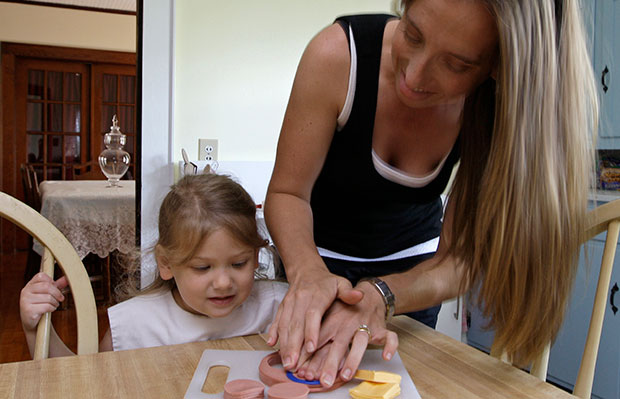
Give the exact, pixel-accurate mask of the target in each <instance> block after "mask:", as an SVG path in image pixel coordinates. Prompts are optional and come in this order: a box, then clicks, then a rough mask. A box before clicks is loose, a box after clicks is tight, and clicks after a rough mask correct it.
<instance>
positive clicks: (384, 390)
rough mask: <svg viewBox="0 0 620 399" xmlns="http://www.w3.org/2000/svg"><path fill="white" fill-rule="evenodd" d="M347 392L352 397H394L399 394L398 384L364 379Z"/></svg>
mask: <svg viewBox="0 0 620 399" xmlns="http://www.w3.org/2000/svg"><path fill="white" fill-rule="evenodd" d="M349 394H350V395H351V397H352V398H353V399H394V398H395V397H397V396H398V395H400V385H399V384H393V383H377V382H370V381H364V382H362V383H361V384H359V385H358V386H356V387H354V388H351V389H350V390H349Z"/></svg>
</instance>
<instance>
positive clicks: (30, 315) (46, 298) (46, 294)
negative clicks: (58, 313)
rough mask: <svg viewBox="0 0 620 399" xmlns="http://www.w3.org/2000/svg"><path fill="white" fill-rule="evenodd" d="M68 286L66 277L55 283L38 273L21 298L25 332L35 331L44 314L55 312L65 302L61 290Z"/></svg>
mask: <svg viewBox="0 0 620 399" xmlns="http://www.w3.org/2000/svg"><path fill="white" fill-rule="evenodd" d="M67 285H68V282H67V279H66V277H64V276H63V277H61V278H59V279H58V280H56V281H54V280H52V278H51V277H50V276H48V275H47V274H45V273H42V272H41V273H37V274H36V275H35V276H34V277H33V278H32V280H30V281H29V282H28V284H26V286H25V287H24V288H23V289H22V291H21V294H20V296H19V313H20V316H21V319H22V325H23V327H24V331H26V332H29V331H30V332H31V331H35V330H36V328H37V324H38V323H39V320H40V319H41V316H43V314H44V313H47V312H53V311H54V310H56V308H58V305H59V304H60V302H62V301H64V300H65V296H64V295H63V294H62V292H61V290H62V289H63V288H65V287H66V286H67Z"/></svg>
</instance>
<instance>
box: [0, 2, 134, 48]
mask: <svg viewBox="0 0 620 399" xmlns="http://www.w3.org/2000/svg"><path fill="white" fill-rule="evenodd" d="M0 41H3V42H16V43H28V44H43V45H50V46H65V47H80V48H88V49H95V50H112V51H129V52H135V51H136V17H135V16H134V15H125V14H112V13H103V12H93V11H84V10H73V9H68V8H58V7H45V6H35V5H30V4H17V3H2V2H0Z"/></svg>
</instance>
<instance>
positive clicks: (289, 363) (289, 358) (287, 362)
mask: <svg viewBox="0 0 620 399" xmlns="http://www.w3.org/2000/svg"><path fill="white" fill-rule="evenodd" d="M292 363H293V362H292V361H291V357H290V356H287V357H286V358H285V359H284V363H282V365H283V366H284V367H290V366H292V365H293V364H292Z"/></svg>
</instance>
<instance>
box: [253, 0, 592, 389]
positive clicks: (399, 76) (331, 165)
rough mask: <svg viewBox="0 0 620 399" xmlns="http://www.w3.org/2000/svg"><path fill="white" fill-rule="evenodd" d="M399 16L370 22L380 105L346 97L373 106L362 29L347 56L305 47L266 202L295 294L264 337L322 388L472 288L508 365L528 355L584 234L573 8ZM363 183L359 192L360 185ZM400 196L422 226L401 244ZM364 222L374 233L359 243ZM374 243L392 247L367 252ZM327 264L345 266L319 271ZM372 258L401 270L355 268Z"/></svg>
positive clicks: (547, 334)
mask: <svg viewBox="0 0 620 399" xmlns="http://www.w3.org/2000/svg"><path fill="white" fill-rule="evenodd" d="M401 5H402V8H403V9H404V13H403V17H402V18H401V19H400V20H397V19H384V20H383V22H378V23H377V22H376V18H379V17H376V18H375V19H373V22H372V23H373V24H379V28H375V33H374V36H375V37H376V36H379V37H380V39H379V46H380V53H379V56H378V58H379V62H378V66H377V73H376V76H377V78H376V80H377V82H376V85H375V86H374V87H376V107H373V106H372V103H371V104H370V105H368V104H366V106H365V107H362V108H361V109H359V108H356V104H357V103H358V102H360V101H361V100H358V97H359V93H360V92H361V93H363V94H361V96H363V97H368V96H372V95H373V94H372V93H373V92H372V90H373V87H372V83H370V82H371V81H372V73H368V72H364V70H365V66H366V65H367V64H369V63H371V61H369V60H370V59H372V54H371V55H369V53H371V52H369V51H368V50H367V48H366V46H367V43H368V40H370V39H368V37H372V35H371V34H367V33H366V32H367V31H366V30H364V29H362V32H361V33H360V34H359V35H358V34H356V33H355V32H353V31H351V30H350V31H349V32H348V33H349V35H348V36H349V37H351V35H353V37H354V41H355V43H356V44H357V45H356V46H352V47H351V50H353V48H355V49H356V52H357V53H358V54H353V52H351V55H350V54H349V51H350V50H349V46H348V41H347V34H346V31H345V30H344V29H343V28H342V27H341V26H340V25H339V24H334V25H332V26H330V27H328V28H326V29H324V30H323V31H322V32H320V33H319V34H318V35H317V36H316V37H315V38H314V39H313V40H312V41H311V42H310V44H309V45H308V48H307V49H306V51H305V53H304V55H303V57H302V60H301V62H300V65H299V68H298V71H297V75H296V78H295V82H294V85H293V90H292V93H291V98H290V101H289V106H288V109H287V112H286V115H285V119H284V123H283V126H282V132H281V135H280V141H279V144H278V154H277V159H276V166H275V168H274V173H273V176H272V180H271V183H270V186H269V191H268V195H267V201H266V204H265V205H266V208H265V214H266V218H267V224H268V227H269V230H270V233H271V235H272V237H273V238H274V241H275V244H276V246H277V248H278V250H279V252H280V255H281V257H282V259H283V262H284V266H285V269H286V273H287V277H288V280H289V282H290V284H291V285H290V289H289V292H288V293H287V296H286V297H285V299H284V301H283V302H282V304H281V306H280V309H279V311H278V315H277V316H276V320H275V322H274V324H273V325H272V328H271V330H270V341H269V343H270V344H275V342H276V341H277V340H278V339H279V340H280V348H281V355H282V358H283V363H284V365H285V367H286V368H289V369H291V368H298V367H299V366H300V365H303V366H302V367H301V368H298V373H301V374H302V375H305V376H306V377H307V378H313V377H320V379H321V382H322V383H323V384H324V385H331V384H332V383H333V381H334V379H335V378H336V377H337V376H340V377H341V378H343V379H345V380H348V379H350V378H351V376H352V375H353V372H354V371H355V369H356V368H357V365H358V364H359V361H360V359H361V356H362V355H363V351H364V349H365V347H366V345H367V343H368V342H371V343H373V344H384V346H385V347H384V358H386V359H389V358H390V357H391V356H392V355H393V353H394V352H395V350H396V347H397V339H396V336H395V334H394V333H393V332H390V331H388V330H386V328H385V320H386V317H387V316H389V313H390V312H392V311H395V313H404V312H410V311H415V310H420V309H425V308H428V307H429V306H434V305H437V304H440V303H441V302H442V301H443V300H444V299H448V298H451V297H454V296H456V295H459V294H461V293H463V292H466V291H467V290H468V289H471V288H478V289H479V296H478V298H479V300H480V303H481V304H482V305H483V310H484V314H485V315H486V316H489V317H490V319H491V327H493V328H494V329H495V330H496V340H497V343H498V345H499V346H500V347H504V348H505V350H506V351H507V353H508V354H510V355H514V357H515V359H516V361H518V362H527V361H529V360H531V359H532V358H533V357H534V356H535V355H536V354H537V353H538V352H540V350H542V348H543V347H544V345H545V344H546V343H547V342H548V341H549V340H550V339H552V338H553V337H554V336H555V335H556V333H557V331H558V329H559V327H560V325H561V321H562V317H563V310H564V309H565V307H566V302H567V298H568V296H569V291H570V287H571V284H572V282H573V280H574V276H575V271H576V265H577V262H576V260H577V259H576V258H577V255H578V249H579V245H580V242H581V240H582V237H583V231H584V226H585V214H586V203H587V191H588V188H589V183H590V181H589V178H590V175H591V173H592V167H593V143H592V138H593V132H594V130H595V125H596V115H597V103H596V94H595V92H596V91H595V87H594V80H593V76H592V70H591V66H590V63H589V57H588V52H587V49H586V46H585V38H584V31H583V27H582V25H581V20H580V15H579V7H578V1H577V0H564V1H560V0H557V1H553V0H474V1H472V0H403V1H402V4H401ZM369 24H370V22H368V21H366V23H364V24H361V25H362V27H367V26H368V25H369ZM381 24H383V29H381ZM352 25H355V22H354V21H353V22H352ZM377 31H378V33H376V32H377ZM381 34H383V36H382V37H381ZM367 36H368V37H367ZM358 39H360V41H359V42H358ZM352 41H353V40H352ZM371 46H372V45H371ZM358 55H359V57H357V56H358ZM354 59H356V63H357V65H356V68H357V70H358V71H359V70H360V69H362V72H361V77H360V74H357V78H356V79H353V81H355V82H356V84H357V87H356V89H355V90H356V92H355V94H354V98H355V100H354V101H353V110H352V111H351V116H350V117H353V119H354V121H355V123H356V124H357V125H356V126H355V130H354V132H353V133H349V134H348V135H347V136H346V138H347V139H348V140H346V139H342V137H341V133H342V131H337V130H338V126H339V125H338V120H339V119H346V113H347V112H348V111H347V107H346V104H347V100H348V98H349V97H350V96H349V95H348V94H347V91H348V89H349V88H350V86H351V82H350V81H349V77H350V75H352V73H353V71H354V69H355V68H352V64H353V63H354V61H353V60H354ZM368 85H370V86H371V88H370V89H367V88H366V87H367V86H368ZM359 87H362V88H361V89H359ZM358 90H359V91H358ZM343 112H344V113H345V117H343ZM354 114H355V115H356V116H354ZM368 115H372V116H374V118H366V119H364V116H368ZM364 123H366V125H364ZM346 128H347V127H346V126H344V128H343V129H346ZM364 129H368V130H370V133H369V136H367V135H364V133H365V130H364ZM356 132H359V134H358V135H357V136H355V133H356ZM352 138H356V140H352ZM349 152H350V153H352V154H353V156H351V157H349V155H348V154H349ZM364 152H365V158H364V156H358V154H364ZM459 158H460V167H459V170H458V172H457V175H456V177H455V181H454V184H453V186H452V188H451V191H450V196H449V198H450V199H449V201H448V206H447V209H446V213H445V215H444V218H443V225H442V226H441V227H440V229H441V235H440V239H439V246H438V248H437V252H436V253H434V254H432V252H431V255H432V256H431V257H430V258H428V259H424V257H428V256H429V253H428V252H425V251H427V249H424V248H423V249H421V250H420V251H419V252H416V249H419V246H420V245H422V244H428V242H429V241H432V234H431V236H430V237H429V235H428V234H425V231H426V230H429V231H431V232H432V233H436V232H439V229H438V228H437V225H438V224H439V223H440V221H441V218H442V213H441V208H440V205H439V199H438V196H439V193H440V192H441V191H442V189H443V187H445V185H446V182H447V175H449V173H450V169H451V166H452V165H453V164H454V163H455V162H456V160H457V159H459ZM368 165H370V167H369V166H368ZM343 168H348V169H347V170H346V172H342V171H341V170H342V169H343ZM377 174H378V175H380V176H379V177H377V176H376V175H377ZM380 178H383V179H384V181H381V180H380ZM365 182H367V183H368V186H369V188H368V189H367V190H366V191H364V190H361V189H359V186H366V184H364V183H365ZM356 190H359V191H356ZM349 192H353V193H354V194H357V193H358V192H362V193H368V194H369V197H370V198H369V199H368V198H365V197H360V196H356V195H353V196H349ZM416 193H419V197H416V196H415V194H416ZM401 194H402V196H401ZM385 198H387V199H385ZM390 201H391V202H390ZM399 201H401V202H405V203H407V204H410V205H411V206H412V209H415V215H416V217H414V218H413V222H417V223H419V225H420V226H422V227H418V225H416V226H413V227H411V226H409V228H411V229H413V230H414V231H415V234H413V235H407V236H406V239H404V240H401V239H400V237H401V235H406V234H405V230H403V225H404V226H407V225H408V224H407V223H410V222H412V220H410V219H411V218H410V217H409V216H410V215H408V214H406V213H404V211H405V210H406V209H407V208H406V204H401V203H399ZM356 203H357V204H360V203H361V204H363V205H364V206H363V210H364V211H363V212H360V211H359V207H356V206H355V204H356ZM347 204H348V205H349V206H350V208H351V209H352V210H353V211H354V212H356V213H355V214H354V215H352V214H351V209H348V208H347ZM392 209H396V210H400V211H403V212H401V213H396V214H391V212H390V211H391V210H392ZM425 215H426V218H425V217H424V216H425ZM403 218H408V219H407V220H405V221H403V220H401V219H403ZM365 223H370V224H371V228H368V229H366V228H365ZM375 227H376V228H377V231H379V232H380V233H382V236H381V235H374V236H373V233H374V232H375ZM392 227H393V229H394V231H395V234H391V235H390V234H389V232H390V231H391V230H390V229H391V228H392ZM359 236H362V238H359ZM372 238H376V239H377V241H378V242H380V245H378V246H379V248H378V249H377V248H373V247H375V245H373V243H372ZM393 241H397V244H394V245H390V243H392V242H393ZM349 242H351V243H353V244H351V245H347V243H349ZM386 243H388V244H387V245H388V247H389V250H390V253H387V254H385V253H381V247H382V246H385V245H386ZM323 245H331V246H334V247H335V249H332V248H329V247H327V248H324V247H323ZM317 246H318V247H321V248H322V249H317ZM360 246H362V248H360ZM366 247H369V248H366ZM342 248H344V249H349V250H350V251H357V253H346V252H343V251H342V250H341V249H342ZM324 250H327V251H324ZM330 251H331V252H330ZM334 252H335V253H336V254H335V255H334ZM411 253H413V255H412V256H408V255H410V254H411ZM419 253H422V254H423V256H419V255H417V254H419ZM365 254H370V256H364V255H365ZM321 255H323V257H321ZM377 255H378V256H377ZM416 256H417V258H416ZM331 257H334V258H339V259H338V260H337V261H336V263H340V261H342V260H343V259H344V260H346V259H353V262H351V263H349V264H347V265H345V266H344V267H341V268H339V266H338V265H336V266H331V267H330V263H331V262H332V261H331ZM376 258H380V259H381V260H382V262H393V261H394V260H396V263H399V264H398V265H396V266H395V267H394V268H391V267H387V268H383V269H381V268H382V267H383V266H384V265H385V263H382V262H379V263H378V268H371V269H367V268H365V265H366V264H367V262H369V263H370V264H372V261H373V260H375V259H376ZM421 258H422V259H421ZM403 260H404V262H405V263H407V262H409V263H408V264H404V265H403V264H402V262H401V261H403ZM326 264H327V265H326ZM360 265H361V267H360ZM389 266H392V265H391V264H389ZM413 266H415V267H413ZM352 268H359V269H361V270H362V272H361V273H366V274H367V275H370V276H372V275H375V276H382V277H381V279H380V280H378V281H377V280H373V281H360V282H357V280H358V279H359V278H360V277H361V276H360V274H359V273H358V274H355V275H354V276H353V278H351V276H349V275H347V274H346V273H342V269H346V270H350V269H352ZM334 272H336V273H340V274H343V275H345V276H346V277H348V278H349V279H350V280H352V283H353V284H356V285H355V287H354V289H352V285H351V282H349V280H348V279H347V278H343V277H340V276H338V275H336V274H334ZM391 295H393V297H392V296H391ZM392 299H393V300H392ZM558 309H559V310H558ZM542 320H544V321H545V322H544V323H543V322H541V321H542ZM319 332H320V334H319ZM350 343H352V345H351V348H350V350H349V344H350ZM326 344H329V345H328V346H326V347H325V348H324V349H322V350H320V351H317V352H316V353H315V351H316V350H317V348H322V347H324V345H326ZM312 353H315V354H314V357H313V358H312V360H311V361H310V362H309V363H305V360H306V359H307V358H308V356H309V354H312ZM343 359H345V361H344V362H342V360H343ZM341 364H342V367H339V366H340V365H341Z"/></svg>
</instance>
